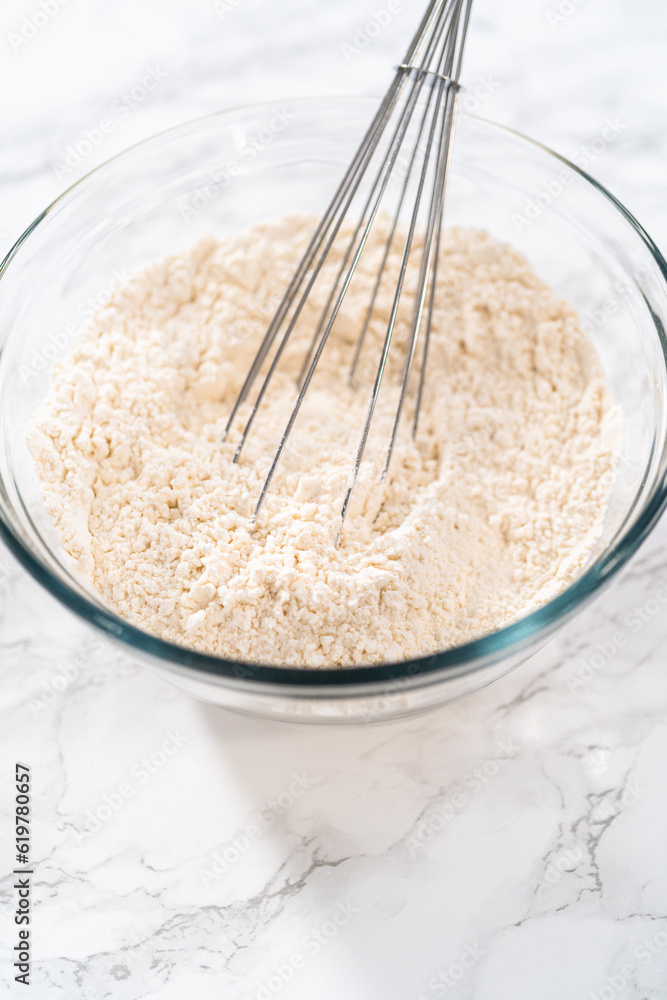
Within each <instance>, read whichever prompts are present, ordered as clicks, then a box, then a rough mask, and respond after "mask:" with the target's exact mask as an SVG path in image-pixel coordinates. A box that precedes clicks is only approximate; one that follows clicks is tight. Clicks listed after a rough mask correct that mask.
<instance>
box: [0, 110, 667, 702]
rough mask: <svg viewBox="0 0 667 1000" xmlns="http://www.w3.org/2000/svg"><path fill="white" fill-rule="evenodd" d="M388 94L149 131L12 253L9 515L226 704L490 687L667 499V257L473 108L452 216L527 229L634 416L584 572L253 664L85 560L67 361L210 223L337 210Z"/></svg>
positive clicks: (534, 146) (133, 649) (41, 563)
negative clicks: (62, 502)
mask: <svg viewBox="0 0 667 1000" xmlns="http://www.w3.org/2000/svg"><path fill="white" fill-rule="evenodd" d="M375 107H376V102H375V101H373V100H368V99H356V98H355V99H347V98H346V99H339V98H334V99H314V100H299V101H293V102H287V103H285V104H280V105H273V104H265V105H256V106H254V107H247V108H239V109H237V110H234V111H227V112H223V113H220V114H216V115H211V116H209V117H207V118H203V119H200V120H198V121H194V122H191V123H188V124H186V125H183V126H180V127H179V128H176V129H172V130H170V131H168V132H165V133H162V134H161V135H158V136H155V137H154V138H152V139H149V140H147V141H146V142H143V143H141V144H139V145H137V146H135V147H133V148H132V149H129V150H128V151H127V152H125V153H122V154H121V155H120V156H117V157H115V158H114V159H112V160H110V161H109V162H108V163H106V164H104V165H103V166H102V167H100V168H99V169H98V170H95V171H93V172H92V173H91V174H89V175H88V176H86V177H84V178H83V179H82V180H81V181H79V183H78V184H75V185H74V186H73V187H72V188H70V189H69V190H68V191H66V192H65V193H64V194H63V195H62V196H61V197H60V198H58V199H57V201H55V202H54V203H53V204H52V205H51V206H50V207H49V208H47V209H46V210H45V211H44V212H43V213H42V214H41V215H40V216H39V218H38V219H36V220H35V222H34V223H33V225H32V226H30V228H29V229H28V230H27V231H26V232H25V233H24V234H23V236H22V237H21V238H20V239H19V241H18V242H17V243H16V245H15V246H14V247H13V249H12V250H11V252H10V253H9V254H8V256H7V258H6V259H5V261H4V262H3V264H2V266H1V267H0V338H1V342H2V352H1V355H0V426H1V430H0V531H1V533H2V536H3V538H4V540H5V541H6V543H7V544H8V545H9V547H10V549H11V550H12V551H13V552H14V554H15V555H16V556H17V557H18V558H19V560H20V561H21V562H22V563H23V565H24V566H25V567H26V568H27V569H28V570H29V572H30V573H31V574H32V575H33V576H34V577H35V578H36V579H37V580H38V581H39V582H40V583H41V584H42V585H43V586H45V587H46V588H47V590H49V591H50V592H51V593H52V594H54V595H55V596H56V597H57V598H58V599H59V600H60V601H61V602H62V603H63V604H64V605H65V606H66V607H68V608H70V609H71V610H72V611H73V612H75V613H76V614H77V615H79V616H81V617H82V618H84V619H85V620H86V621H87V622H89V623H91V624H92V625H93V626H95V627H96V628H97V629H100V630H102V632H104V633H105V634H106V636H108V638H109V639H110V640H111V641H113V642H115V643H119V644H120V645H121V646H122V647H123V648H124V649H125V650H126V651H127V652H129V653H131V654H132V655H133V656H135V657H138V658H139V659H141V660H142V661H144V662H145V663H146V664H147V665H148V666H150V667H153V668H155V669H157V670H158V671H159V672H160V673H161V674H162V675H164V676H165V677H166V678H168V679H169V680H171V681H173V682H174V683H175V684H178V685H180V686H181V687H183V688H185V689H186V690H188V691H190V692H191V693H192V694H194V695H196V696H198V697H200V698H203V699H205V700H207V701H211V702H214V703H217V704H219V705H223V706H226V707H228V708H232V709H236V710H239V711H244V712H249V713H252V714H255V715H260V716H264V717H271V718H280V719H286V720H302V721H319V722H343V721H347V722H359V721H373V720H379V719H386V718H391V717H395V716H398V715H403V714H407V713H411V712H414V711H417V710H420V709H424V708H427V707H430V706H433V705H436V704H439V703H442V702H445V701H448V700H451V699H453V698H458V697H460V696H461V695H463V694H465V693H467V692H469V691H472V690H475V689H476V688H479V687H482V686H483V685H485V684H488V683H489V682H490V681H492V680H494V679H496V678H497V677H499V676H501V675H502V674H504V673H506V672H507V671H508V670H510V669H512V668H513V667H515V666H516V665H517V664H519V663H520V662H521V661H523V660H525V659H526V658H527V657H528V656H530V655H531V653H533V652H534V651H535V650H536V649H537V648H538V647H539V646H541V645H542V644H543V643H544V642H545V641H546V640H547V639H548V638H549V637H550V636H551V635H552V634H553V633H554V631H555V630H556V629H557V628H559V627H560V626H561V625H562V624H563V623H564V622H565V621H566V620H567V619H568V618H570V617H571V616H572V615H574V614H575V613H576V612H577V611H579V609H580V608H581V607H582V606H583V605H584V604H585V603H586V602H587V601H588V600H589V599H590V598H591V597H592V596H593V595H594V594H595V593H596V592H597V591H598V590H599V589H600V588H601V587H602V586H604V584H605V583H606V582H607V581H608V580H609V579H610V578H611V577H612V576H613V575H614V573H616V572H617V571H618V570H619V569H620V568H621V566H623V564H624V563H625V562H626V560H627V559H628V558H629V557H630V556H631V555H632V553H633V552H634V551H635V549H636V548H637V546H638V545H639V544H640V543H641V541H642V540H643V539H644V537H645V536H646V535H647V533H648V532H649V531H650V529H651V528H652V527H653V525H654V524H655V523H656V520H657V518H658V517H659V515H660V513H661V511H662V509H663V507H664V505H665V497H666V491H665V470H666V448H665V440H666V437H665V419H666V418H665V399H666V388H667V364H666V344H665V324H666V322H667V288H666V283H665V281H666V276H667V266H666V265H665V261H664V260H663V258H662V256H661V255H660V253H659V251H658V250H657V248H656V247H655V245H654V244H653V242H652V241H651V239H650V238H649V237H648V236H647V234H646V233H645V232H644V230H643V229H642V228H641V226H640V225H639V224H638V223H637V222H636V221H635V220H634V219H633V217H632V216H631V215H630V213H629V212H627V211H626V210H625V209H624V208H623V206H622V205H620V204H619V203H618V202H617V201H616V200H615V199H614V198H613V197H612V196H611V195H610V194H609V193H608V192H606V191H605V190H604V189H603V188H601V187H600V186H599V185H598V184H597V183H596V182H595V181H594V180H592V178H590V177H588V176H587V175H586V174H584V173H582V171H580V170H579V169H577V167H575V166H573V165H572V164H571V163H569V162H567V161H566V160H564V159H562V158H561V157H559V156H557V155H556V154H555V153H553V152H551V151H550V150H548V149H546V148H545V147H544V146H541V145H539V144H538V143H535V142H532V141H530V140H529V139H526V138H524V137H523V136H521V135H518V134H517V133H515V132H512V131H510V130H508V129H505V128H502V127H500V126H498V125H494V124H491V123H489V122H486V121H483V120H481V119H478V118H473V117H467V116H462V117H461V118H460V120H459V123H458V128H457V136H456V145H455V156H454V162H453V168H452V175H451V184H450V188H449V192H448V203H447V224H450V225H451V224H460V225H467V226H479V227H483V228H485V229H487V230H488V231H490V232H491V233H492V234H493V235H494V236H495V237H497V238H499V239H501V240H507V241H508V242H511V243H512V244H513V245H514V246H515V247H517V249H519V250H521V251H522V252H523V253H524V254H525V255H526V256H527V257H528V258H529V259H530V261H531V262H532V264H533V265H534V267H535V268H536V270H537V271H538V272H539V273H540V275H541V276H542V277H543V278H545V279H546V280H547V281H549V282H550V283H551V285H553V286H554V288H556V289H557V291H558V292H559V293H560V294H561V295H562V296H563V297H564V298H566V299H567V300H568V301H569V302H571V303H572V304H573V305H574V306H575V307H577V308H578V309H579V311H580V314H581V317H582V321H583V323H584V328H585V330H586V331H587V333H588V334H589V336H590V337H591V339H592V340H593V342H594V343H595V346H596V348H597V350H598V353H599V355H600V358H601V360H602V364H603V366H604V369H605V372H606V375H607V378H608V380H609V383H610V385H611V387H612V391H613V395H614V398H615V402H616V403H617V405H618V406H619V407H620V408H621V410H622V414H623V419H624V439H623V449H622V457H621V462H620V466H619V469H618V474H617V476H616V480H615V483H614V486H613V491H612V496H611V502H610V505H609V510H608V513H607V517H606V523H605V527H604V532H603V535H602V538H601V539H600V542H599V545H598V547H597V549H596V551H595V552H594V553H593V556H592V558H591V560H590V562H589V564H588V566H587V568H586V569H585V571H584V572H583V573H582V575H581V576H580V577H579V579H577V580H576V582H575V583H574V584H573V585H572V586H570V587H569V588H568V589H567V590H566V591H564V593H562V594H561V595H560V596H559V597H557V598H556V599H555V600H552V601H551V602H549V603H548V604H546V605H545V606H543V607H541V608H539V610H537V611H533V612H532V613H531V614H528V615H527V616H526V617H524V618H523V619H521V620H520V621H517V622H515V623H514V624H512V625H510V626H508V627H506V628H503V629H501V630H500V631H498V632H495V633H493V634H491V635H488V636H485V637H483V638H481V639H479V640H477V641H475V642H470V643H467V644H466V645H463V646H459V647H457V648H454V649H449V650H447V651H445V652H441V653H438V654H437V655H434V656H429V657H424V658H421V659H418V660H414V661H409V662H403V663H397V664H387V665H382V666H369V667H360V668H353V669H341V670H336V669H331V670H314V671H308V670H303V669H291V668H284V667H273V666H269V665H267V666H255V665H249V664H241V663H233V662H229V661H226V660H223V659H219V658H216V657H212V656H205V655H202V654H200V653H196V652H194V651H192V650H189V649H185V648H182V647H180V646H176V645H172V644H170V643H167V642H162V641H161V640H159V639H156V638H154V637H152V636H150V635H148V634H146V633H144V632H142V631H140V630H138V629H136V628H134V627H133V626H131V625H129V624H128V623H127V622H125V621H123V620H122V619H120V618H119V617H118V616H117V615H115V614H114V613H113V612H111V611H110V610H109V609H108V608H107V607H106V606H105V605H104V603H103V602H102V600H101V599H100V598H99V596H98V595H97V594H96V593H95V592H94V591H93V590H92V589H91V588H90V586H89V585H88V584H87V583H86V581H85V580H82V579H81V578H79V577H77V576H76V575H75V574H73V573H72V571H71V570H70V569H69V568H68V566H67V564H66V562H65V560H64V559H63V557H62V554H61V550H60V546H59V543H58V540H57V538H56V535H55V532H54V529H53V527H52V525H51V524H50V522H49V519H48V517H47V514H46V511H45V509H44V507H43V504H42V501H41V497H40V491H39V485H38V482H37V479H36V475H35V471H34V468H33V463H32V459H31V457H30V455H29V453H28V451H27V448H26V444H25V428H26V424H27V422H28V420H29V419H30V417H31V415H32V414H33V413H34V411H35V409H36V408H37V407H38V406H39V404H40V402H41V401H42V400H43V398H44V396H45V394H46V391H47V387H48V380H49V370H50V367H51V364H52V362H53V361H54V360H55V359H57V358H59V357H61V356H62V355H63V354H64V352H66V350H67V347H68V345H69V343H70V342H71V340H72V338H73V337H75V336H76V333H77V331H78V329H79V328H80V327H81V326H82V325H83V324H84V323H85V321H86V319H87V318H88V317H89V316H90V315H92V313H93V311H94V310H95V309H96V308H97V307H98V306H100V305H102V304H104V302H105V301H106V300H107V299H108V296H109V294H110V291H111V290H112V289H113V287H114V285H115V284H117V283H118V282H122V281H124V280H125V278H126V276H127V275H130V274H131V273H132V272H134V271H136V270H137V269H139V268H141V267H142V266H143V265H145V264H147V263H148V262H150V261H152V260H155V259H157V258H160V257H163V256H165V255H166V254H169V253H174V252H176V251H178V250H179V249H182V248H184V247H186V246H188V245H189V244H191V243H192V242H194V241H195V240H196V239H198V238H199V237H201V236H204V235H207V234H214V235H216V234H222V233H224V232H228V231H230V230H234V229H237V228H240V227H242V226H246V225H249V224H252V223H254V222H257V221H260V220H263V219H266V218H267V217H271V216H277V215H281V214H283V213H286V212H291V211H297V212H304V211H309V212H314V213H316V214H320V213H321V212H322V210H323V209H324V207H325V205H326V203H327V201H328V198H329V196H330V195H331V193H332V191H333V190H334V189H335V187H336V185H337V182H338V180H339V178H340V175H341V170H342V168H343V167H344V166H345V165H346V164H347V163H348V161H349V160H350V158H351V155H352V153H353V151H354V149H355V147H356V144H357V143H358V141H359V139H360V138H361V135H362V134H363V132H364V130H365V128H366V126H367V125H368V122H369V121H370V118H371V116H372V114H373V111H374V109H375Z"/></svg>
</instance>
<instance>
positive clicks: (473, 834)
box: [0, 0, 667, 1000]
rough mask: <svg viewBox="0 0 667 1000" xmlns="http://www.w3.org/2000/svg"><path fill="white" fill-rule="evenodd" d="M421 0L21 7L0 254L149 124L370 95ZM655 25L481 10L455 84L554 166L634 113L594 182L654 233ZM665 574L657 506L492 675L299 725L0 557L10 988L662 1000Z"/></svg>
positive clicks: (661, 208)
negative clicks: (654, 525) (140, 658)
mask: <svg viewBox="0 0 667 1000" xmlns="http://www.w3.org/2000/svg"><path fill="white" fill-rule="evenodd" d="M422 6H423V4H422V2H421V0H400V2H397V0H392V4H391V11H392V12H393V13H391V16H390V17H389V21H388V23H386V24H384V26H383V27H382V30H381V31H379V32H375V31H373V32H371V33H372V34H374V35H375V37H373V38H370V37H369V35H370V34H371V33H367V32H366V31H365V26H366V25H367V24H368V23H369V21H371V20H372V19H373V18H374V17H376V16H377V12H378V11H385V10H386V9H387V7H388V3H387V2H386V0H376V2H375V3H373V2H370V0H338V2H337V3H335V4H334V3H331V2H325V0H280V2H277V0H273V2H271V0H218V2H217V3H215V2H214V0H191V2H190V3H188V4H184V3H178V2H176V0H161V2H160V3H157V2H156V0H153V2H145V3H142V4H136V3H134V2H130V0H117V2H115V3H114V4H104V3H102V0H87V2H86V3H83V0H68V2H65V0H41V2H38V0H12V2H11V3H10V4H5V5H3V10H2V12H1V13H0V49H1V50H2V56H1V58H0V84H1V85H2V91H3V95H4V100H3V101H2V103H1V104H0V134H2V137H3V142H2V147H1V148H0V252H4V251H6V250H7V249H8V248H9V246H10V245H11V243H12V242H13V240H14V239H15V238H16V237H17V236H18V235H19V233H20V232H21V231H22V230H23V229H24V228H25V227H26V226H27V225H28V224H29V223H30V221H31V220H32V219H33V218H34V216H35V215H36V214H37V213H38V212H39V211H40V210H41V209H42V208H43V207H44V205H45V204H46V203H47V202H49V201H50V200H51V199H52V198H53V197H54V196H55V195H57V194H58V193H59V192H60V191H61V190H62V189H63V188H64V187H65V186H67V185H68V184H69V183H71V182H72V181H74V180H76V179H77V178H78V177H79V176H81V175H82V174H83V173H84V172H85V171H87V170H88V169H89V168H91V167H93V166H95V165H96V164H97V163H99V162H101V161H102V160H104V159H106V158H107V157H109V156H110V155H112V154H113V153H115V152H117V151H119V150H121V149H122V148H124V147H126V146H128V145H130V144H131V143H132V142H134V141H137V140H138V139H141V138H143V137H145V136H146V135H149V134H151V133H153V132H156V131H158V130H160V129H163V128H166V127H168V126H170V125H172V124H177V123H179V122H181V121H184V120H186V119H188V118H192V117H196V116H199V115H202V114H205V113H207V112H209V111H213V110H216V109H218V108H221V107H225V106H231V105H233V104H238V103H242V102H247V101H253V100H262V99H267V98H273V97H275V96H276V95H281V94H282V95H285V96H295V95H299V94H326V93H369V94H373V93H380V92H381V90H382V89H383V87H384V85H385V83H386V82H387V80H388V77H389V73H390V69H391V66H392V65H393V64H394V63H395V62H396V61H397V60H398V58H399V56H400V55H401V54H402V51H401V50H402V48H403V46H404V45H405V41H406V39H407V38H408V37H409V34H410V32H411V29H412V28H413V26H414V24H415V23H416V20H417V18H418V16H419V15H420V13H421V10H422ZM380 20H382V21H384V22H386V21H387V18H386V17H384V16H380ZM666 33H667V8H665V6H664V5H662V4H659V3H658V2H657V0H636V2H635V3H634V4H632V5H629V4H627V3H624V2H622V0H607V2H606V3H603V0H514V2H513V3H512V4H497V3H494V2H493V0H477V3H476V9H475V15H474V21H473V24H472V30H471V36H470V40H469V46H468V56H467V63H466V72H465V79H466V82H467V84H468V91H467V94H468V96H469V97H470V96H471V95H472V97H473V98H474V99H475V100H477V102H478V104H479V107H478V108H477V109H476V110H478V111H479V113H480V114H483V115H485V116H486V117H490V118H494V119H496V120H499V121H501V122H504V123H506V124H508V125H511V126H513V127H515V128H518V129H519V130H521V131H524V132H526V133H528V134H530V135H532V136H534V137H536V138H538V139H541V140H542V141H544V142H546V143H548V144H549V145H551V146H553V147H555V148H556V149H557V150H558V151H560V152H562V153H564V154H566V155H570V156H572V155H574V154H575V153H576V152H577V151H578V150H581V149H582V148H583V149H586V148H587V144H588V143H590V141H591V140H592V138H593V137H595V136H596V135H598V134H599V132H600V130H601V128H603V127H604V125H605V122H606V120H607V119H608V118H612V119H613V120H614V121H617V122H618V121H620V122H622V123H623V128H622V129H619V131H618V138H617V141H615V142H614V143H613V144H611V143H610V144H608V145H606V147H605V149H604V151H603V152H602V153H595V152H591V153H590V155H591V157H592V159H591V162H590V164H589V168H588V169H589V170H590V172H592V173H593V174H595V175H596V176H597V177H598V178H599V179H600V180H601V181H602V182H603V183H604V184H606V185H607V186H608V187H610V188H611V190H612V191H614V193H615V194H617V196H618V197H619V198H620V199H621V200H622V201H624V202H625V203H626V204H627V205H628V207H629V208H630V209H631V210H632V211H633V212H634V213H635V214H636V215H637V216H638V218H639V219H640V221H641V222H642V223H643V224H644V225H645V226H646V227H647V229H648V230H649V231H650V233H651V234H652V236H653V237H654V238H655V240H656V241H657V243H658V244H659V245H660V246H661V247H662V248H663V250H665V249H667V203H666V202H665V199H664V196H663V193H664V176H665V164H666V163H667V129H665V120H666V118H667V104H666V101H665V93H667V63H665V59H664V47H665V37H667V36H666ZM147 74H148V79H150V81H151V83H153V82H155V86H154V87H152V89H148V88H147V87H145V86H144V84H142V81H144V82H145V81H146V79H147ZM475 94H477V95H478V96H477V97H476V98H475V97H474V95H475ZM123 109H127V110H123ZM103 118H108V119H109V120H111V122H112V126H113V127H112V128H111V130H109V131H108V132H105V133H104V137H103V140H102V141H101V142H100V143H99V145H98V146H96V147H95V148H94V149H92V150H91V152H90V153H89V154H87V155H86V156H85V157H83V159H82V161H81V162H80V163H79V164H74V165H73V166H69V167H68V168H67V169H68V170H69V173H68V172H67V170H65V171H64V172H63V170H62V164H63V163H65V166H66V167H67V163H66V158H67V151H68V148H69V147H70V146H72V144H75V143H76V142H77V141H78V140H79V139H80V138H81V137H82V136H83V135H84V132H85V130H91V129H94V128H95V127H96V126H97V125H98V123H99V122H100V120H101V119H103ZM665 586H667V522H665V523H663V524H662V525H661V526H659V527H658V529H657V530H656V531H655V532H654V533H653V535H652V536H651V537H650V539H649V540H648V541H647V542H646V544H645V545H644V546H643V548H642V549H641V551H640V553H639V554H638V556H637V557H636V558H635V559H634V560H633V561H632V563H631V565H630V566H629V568H627V569H626V570H625V572H624V573H623V574H622V575H621V576H620V578H619V579H618V580H617V581H616V582H615V583H614V585H613V586H612V587H611V588H609V589H608V590H607V591H606V592H605V593H604V594H603V595H602V596H601V597H600V598H599V599H598V600H597V601H596V602H595V603H594V604H593V605H592V606H591V607H590V608H589V610H587V611H586V612H585V613H584V614H583V615H582V616H581V617H579V618H578V619H577V620H576V621H575V622H573V623H572V624H571V625H570V626H569V627H568V628H566V629H565V630H564V631H563V632H562V633H561V634H560V635H559V637H558V638H557V639H556V640H554V641H553V642H552V643H551V644H550V645H548V646H547V647H546V648H545V649H544V650H542V652H541V653H540V654H538V655H537V656H536V657H535V658H533V659H532V660H531V661H530V662H529V663H527V664H526V665H524V666H523V667H520V668H519V669H518V670H517V671H515V672H514V673H513V674H511V675H510V676H508V677H506V678H504V679H503V680H501V681H499V682H498V683H496V684H495V685H493V686H491V687H489V688H487V689H486V690H484V691H481V692H479V693H478V694H476V695H474V696H472V697H469V698H467V699H466V700H464V701H462V702H460V703H457V704H454V705H452V706H449V707H446V708H443V709H441V710H438V711H436V712H433V713H431V714H429V715H426V716H423V717H421V718H417V719H413V720H410V721H405V722H401V723H395V724H391V725H384V726H365V727H363V726H362V727H358V728H351V729H340V730H338V729H331V728H322V729H317V728H308V727H306V728H295V727H289V726H286V725H279V724H268V723H261V722H256V721H251V720H246V719H243V718H241V717H237V716H235V715H232V714H230V713H226V712H224V711H221V710H217V709H213V708H211V707H208V706H206V705H203V704H199V703H197V702H195V701H192V700H190V699H189V698H188V697H186V696H184V695H182V694H180V693H179V692H177V691H176V690H175V689H172V688H171V687H170V686H168V685H167V684H165V683H164V682H163V681H161V680H159V679H157V678H156V677H154V676H153V675H152V674H151V673H149V672H148V671H146V670H143V669H141V668H139V667H137V666H135V665H134V664H132V663H130V662H129V661H127V660H124V659H123V658H122V657H121V656H120V655H119V654H117V653H114V652H113V651H111V650H109V649H104V650H102V651H100V650H99V649H98V648H96V646H95V643H94V636H91V634H89V633H88V632H87V631H86V630H85V628H84V627H83V626H82V625H81V624H80V623H79V622H78V621H77V620H75V619H74V618H73V617H72V616H71V615H70V614H69V613H68V612H66V611H65V610H64V609H63V608H61V607H60V606H59V605H57V604H56V603H55V601H54V600H53V599H52V598H50V597H49V596H47V595H46V594H45V592H43V591H42V590H41V589H40V588H39V587H38V585H37V584H36V583H35V582H34V581H33V580H32V579H31V578H29V577H28V576H27V575H26V573H25V572H23V571H22V570H20V569H19V567H18V566H17V565H16V563H15V562H13V560H12V559H11V558H10V556H9V555H8V554H7V553H6V552H5V551H4V550H2V551H0V674H1V686H0V747H1V750H2V753H1V756H0V764H1V769H0V770H1V775H0V845H1V849H2V850H1V856H2V862H3V863H2V869H1V870H2V872H3V873H4V874H3V875H2V881H1V884H0V952H1V956H2V968H1V969H0V997H5V996H6V997H14V996H16V997H18V996H24V995H25V996H30V997H32V998H35V1000H60V998H63V1000H98V998H104V997H112V998H114V1000H140V998H149V997H150V998H156V1000H183V998H190V997H196V998H197V1000H214V998H215V1000H219V998H224V1000H272V998H273V997H279V998H280V1000H282V998H285V1000H314V998H317V1000H329V998H334V997H336V998H337V997H345V998H349V1000H435V998H437V997H447V998H450V997H451V998H456V1000H473V998H474V1000H614V998H619V1000H662V998H664V997H665V996H667V852H666V851H665V843H666V842H667V789H666V785H665V780H664V771H665V766H666V762H667V670H665V649H666V642H667V615H666V614H665V606H664V603H663V600H664V594H665V590H664V588H665ZM619 631H621V632H623V633H624V636H625V637H626V638H627V641H626V642H624V643H623V644H622V645H615V644H614V641H613V640H612V637H613V636H614V635H615V634H616V633H618V632H619ZM610 644H611V646H610ZM610 648H613V653H612V654H611V655H610V654H609V652H608V650H609V649H610ZM605 649H606V650H607V653H605ZM601 663H602V665H600V664H601ZM15 761H21V762H23V763H26V764H29V765H30V768H31V775H32V784H33V792H34V813H33V818H32V822H33V832H32V838H33V840H32V860H33V863H34V883H33V893H34V895H33V905H34V910H33V925H32V927H33V932H32V945H31V947H32V951H33V956H32V984H31V987H30V990H29V991H24V990H23V988H22V987H21V986H20V985H18V984H15V983H14V981H13V972H12V968H11V963H12V961H13V960H14V959H13V958H12V957H11V956H12V948H13V946H14V944H15V942H16V927H15V924H14V910H15V907H16V890H15V889H14V888H13V884H14V882H13V880H14V878H15V876H13V875H11V874H10V872H11V870H12V868H13V866H14V865H15V861H14V830H13V826H14V817H13V812H12V809H13V795H14V763H15ZM123 788H124V789H125V792H123V791H122V790H121V789H123ZM128 789H129V792H128ZM126 793H127V794H126Z"/></svg>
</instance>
